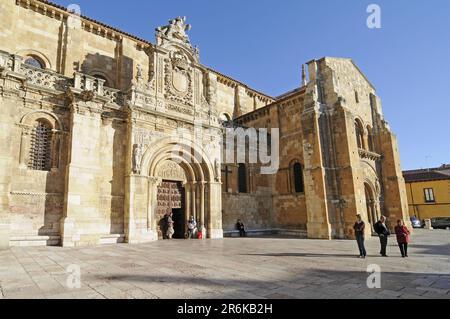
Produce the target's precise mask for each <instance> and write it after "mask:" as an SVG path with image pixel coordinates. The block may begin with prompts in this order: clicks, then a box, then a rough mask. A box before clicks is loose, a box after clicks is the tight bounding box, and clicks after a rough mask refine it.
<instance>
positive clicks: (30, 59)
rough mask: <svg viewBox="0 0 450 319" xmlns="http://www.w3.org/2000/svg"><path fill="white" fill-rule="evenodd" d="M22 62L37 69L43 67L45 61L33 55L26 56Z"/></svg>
mask: <svg viewBox="0 0 450 319" xmlns="http://www.w3.org/2000/svg"><path fill="white" fill-rule="evenodd" d="M24 63H25V64H26V65H30V66H32V67H35V68H37V69H45V63H44V62H42V60H41V59H39V58H38V57H35V56H27V57H26V58H25V61H24Z"/></svg>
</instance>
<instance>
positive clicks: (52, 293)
mask: <svg viewBox="0 0 450 319" xmlns="http://www.w3.org/2000/svg"><path fill="white" fill-rule="evenodd" d="M413 241H414V243H413V244H412V246H411V248H410V253H409V255H410V258H408V259H403V258H401V257H399V251H398V248H397V246H396V243H395V242H394V238H393V237H391V240H390V244H389V247H388V254H389V255H390V257H389V258H382V257H378V256H377V252H378V251H379V246H378V240H377V239H376V238H374V239H370V240H369V241H368V242H367V247H368V253H369V255H370V254H371V255H372V256H370V257H369V258H367V259H366V260H361V259H358V258H356V257H355V254H356V250H357V249H356V248H357V247H356V242H354V241H343V240H336V241H321V240H304V239H303V240H302V239H289V238H283V239H280V238H244V239H223V240H205V241H198V240H191V241H184V240H183V241H181V240H178V241H176V240H174V241H159V242H154V243H149V244H142V245H126V244H122V245H111V246H101V247H89V248H59V247H37V248H36V247H29V248H11V249H10V250H7V251H0V299H1V298H58V299H61V298H183V299H184V298H187V299H190V298H238V299H240V298H243V299H248V298H447V299H450V293H449V292H450V231H438V230H434V231H428V230H416V231H415V233H414V235H413ZM370 264H377V265H379V267H380V268H381V271H382V273H381V288H380V289H369V288H367V285H366V281H367V278H368V276H369V274H368V273H367V266H368V265H370ZM74 265H75V266H74ZM68 267H69V270H71V269H76V267H79V269H80V273H81V287H80V288H78V289H77V288H75V289H70V288H68V286H67V282H68V278H69V279H70V278H73V277H69V276H70V273H68V272H67V270H68ZM70 267H72V268H70ZM73 267H75V268H73Z"/></svg>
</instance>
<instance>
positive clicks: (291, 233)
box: [223, 228, 307, 238]
mask: <svg viewBox="0 0 450 319" xmlns="http://www.w3.org/2000/svg"><path fill="white" fill-rule="evenodd" d="M245 232H246V234H247V236H248V237H258V236H288V237H297V238H306V237H307V232H306V230H302V229H277V228H273V229H248V230H245ZM223 235H224V237H239V231H237V230H224V232H223Z"/></svg>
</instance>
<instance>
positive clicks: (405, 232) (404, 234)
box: [395, 220, 411, 258]
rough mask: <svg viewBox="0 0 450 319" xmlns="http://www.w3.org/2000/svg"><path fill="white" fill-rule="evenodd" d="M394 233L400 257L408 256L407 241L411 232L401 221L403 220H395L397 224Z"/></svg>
mask: <svg viewBox="0 0 450 319" xmlns="http://www.w3.org/2000/svg"><path fill="white" fill-rule="evenodd" d="M395 234H396V235H397V242H398V247H400V252H401V253H402V257H403V258H405V257H408V243H409V236H410V235H411V233H410V232H409V229H408V228H407V227H406V226H405V224H404V223H403V220H398V221H397V226H395Z"/></svg>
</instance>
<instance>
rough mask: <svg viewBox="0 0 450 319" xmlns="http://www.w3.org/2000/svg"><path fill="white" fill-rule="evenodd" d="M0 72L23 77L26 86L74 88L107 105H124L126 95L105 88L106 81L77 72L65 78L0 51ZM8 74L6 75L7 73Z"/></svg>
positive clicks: (58, 88)
mask: <svg viewBox="0 0 450 319" xmlns="http://www.w3.org/2000/svg"><path fill="white" fill-rule="evenodd" d="M0 72H2V73H4V74H6V73H8V72H10V73H12V74H15V75H17V76H21V77H22V78H23V80H24V81H25V83H26V84H28V85H31V86H35V87H39V88H40V89H42V88H43V89H47V90H50V91H58V92H65V91H67V89H69V88H72V89H73V91H74V92H76V93H81V92H92V93H94V95H95V96H97V97H100V98H104V100H105V101H106V103H109V104H115V105H119V106H121V105H124V102H125V101H124V98H125V96H124V94H123V93H122V92H121V91H120V90H117V89H113V88H109V87H105V86H104V84H105V80H103V79H99V78H96V77H93V76H90V75H87V74H83V73H80V72H75V73H74V76H73V78H69V77H66V76H63V75H61V74H59V73H57V72H54V71H52V70H49V69H40V68H36V67H34V66H31V65H28V64H25V63H23V58H22V57H21V56H18V55H13V54H9V53H7V52H4V51H0ZM5 72H6V73H5Z"/></svg>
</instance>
